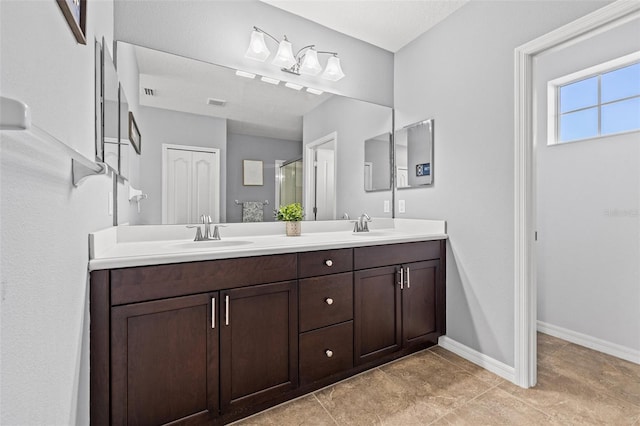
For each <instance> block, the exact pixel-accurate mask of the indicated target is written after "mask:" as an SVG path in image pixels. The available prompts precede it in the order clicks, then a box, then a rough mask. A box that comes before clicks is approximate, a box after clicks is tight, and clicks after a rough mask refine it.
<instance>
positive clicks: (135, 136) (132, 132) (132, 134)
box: [129, 111, 142, 155]
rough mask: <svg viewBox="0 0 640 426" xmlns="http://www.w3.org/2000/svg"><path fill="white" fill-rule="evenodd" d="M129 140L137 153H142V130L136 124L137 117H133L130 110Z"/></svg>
mask: <svg viewBox="0 0 640 426" xmlns="http://www.w3.org/2000/svg"><path fill="white" fill-rule="evenodd" d="M129 142H131V146H132V147H133V149H135V150H136V153H137V154H138V155H140V151H141V149H142V145H141V142H142V141H141V136H140V130H138V124H136V119H135V118H133V113H132V112H131V111H129Z"/></svg>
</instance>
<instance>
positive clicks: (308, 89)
mask: <svg viewBox="0 0 640 426" xmlns="http://www.w3.org/2000/svg"><path fill="white" fill-rule="evenodd" d="M307 92H309V93H313V94H314V95H322V94H323V93H324V92H323V91H322V90H318V89H314V88H313V87H307Z"/></svg>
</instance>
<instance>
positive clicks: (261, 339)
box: [220, 281, 298, 411]
mask: <svg viewBox="0 0 640 426" xmlns="http://www.w3.org/2000/svg"><path fill="white" fill-rule="evenodd" d="M296 284H297V283H296V282H295V281H288V282H283V283H275V284H265V285H259V286H254V287H247V288H240V289H234V290H229V291H222V292H221V300H222V303H223V305H224V307H223V312H221V314H222V317H223V318H222V324H221V331H220V369H221V373H220V388H221V395H220V396H221V406H222V409H223V411H231V410H233V411H236V410H241V409H243V408H246V407H250V406H252V405H256V404H259V403H263V402H265V401H268V400H271V399H274V398H276V397H278V396H280V395H282V394H285V393H286V392H288V391H291V390H292V389H295V388H296V387H297V385H298V368H297V366H298V320H297V319H298V303H297V300H298V293H297V285H296Z"/></svg>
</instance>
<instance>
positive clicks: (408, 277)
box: [407, 266, 411, 288]
mask: <svg viewBox="0 0 640 426" xmlns="http://www.w3.org/2000/svg"><path fill="white" fill-rule="evenodd" d="M407 288H411V275H410V274H409V267H408V266H407Z"/></svg>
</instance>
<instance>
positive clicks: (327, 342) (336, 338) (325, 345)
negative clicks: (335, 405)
mask: <svg viewBox="0 0 640 426" xmlns="http://www.w3.org/2000/svg"><path fill="white" fill-rule="evenodd" d="M352 367H353V321H349V322H346V323H342V324H338V325H332V326H330V327H325V328H321V329H320V330H315V331H309V332H308V333H303V334H301V335H300V384H301V385H305V384H308V383H311V382H313V381H315V380H319V379H322V378H324V377H328V376H331V375H332V374H336V373H340V372H342V371H346V370H349V369H351V368H352Z"/></svg>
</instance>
